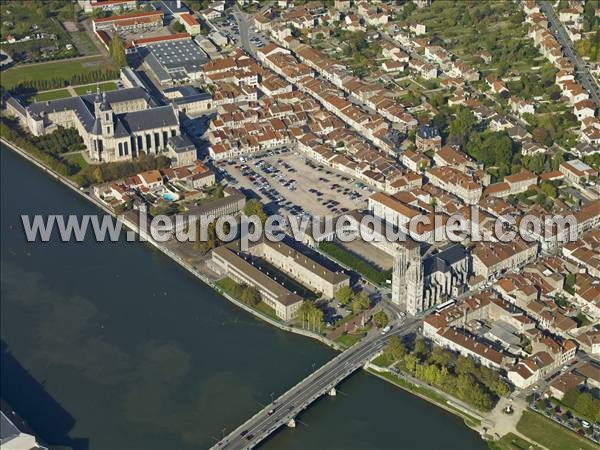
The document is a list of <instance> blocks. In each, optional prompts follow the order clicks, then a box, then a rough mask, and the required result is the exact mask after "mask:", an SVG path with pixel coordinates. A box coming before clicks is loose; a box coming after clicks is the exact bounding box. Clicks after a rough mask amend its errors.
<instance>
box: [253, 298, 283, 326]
mask: <svg viewBox="0 0 600 450" xmlns="http://www.w3.org/2000/svg"><path fill="white" fill-rule="evenodd" d="M254 309H256V310H257V311H259V312H261V313H263V314H264V315H265V316H269V317H270V318H271V319H273V320H276V321H277V322H281V321H282V320H281V319H280V318H279V317H277V314H275V310H274V309H273V308H271V307H270V306H269V305H267V304H266V303H265V302H260V303H259V304H258V305H256V306H255V307H254Z"/></svg>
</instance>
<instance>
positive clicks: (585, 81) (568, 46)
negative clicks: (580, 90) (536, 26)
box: [540, 1, 600, 107]
mask: <svg viewBox="0 0 600 450" xmlns="http://www.w3.org/2000/svg"><path fill="white" fill-rule="evenodd" d="M540 8H541V10H542V12H543V13H544V14H546V17H547V18H548V28H549V29H550V31H552V32H553V33H554V36H555V37H556V40H557V41H558V42H559V43H560V45H561V46H562V48H563V51H564V53H565V56H566V57H567V58H568V59H569V60H570V61H571V63H572V64H573V65H574V66H575V71H576V73H577V76H578V79H579V82H580V83H581V85H582V86H583V87H584V89H586V90H587V91H588V92H589V94H590V98H591V100H592V101H593V102H594V103H595V104H596V107H600V90H599V89H598V85H597V84H596V81H595V80H594V77H592V75H591V74H590V72H589V71H588V69H587V67H586V65H585V62H584V61H583V60H582V59H581V58H580V57H579V55H577V53H576V52H575V50H574V49H573V42H571V39H570V38H569V35H568V34H567V31H566V30H565V27H564V26H563V24H562V22H561V21H560V20H559V19H558V16H557V15H556V13H555V12H554V9H553V8H552V5H551V4H550V2H547V1H545V2H540Z"/></svg>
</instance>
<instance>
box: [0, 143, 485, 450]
mask: <svg viewBox="0 0 600 450" xmlns="http://www.w3.org/2000/svg"><path fill="white" fill-rule="evenodd" d="M0 157H1V169H2V173H1V175H2V176H1V179H0V181H1V187H2V190H1V195H2V197H1V200H2V201H1V208H2V214H1V228H0V229H1V236H2V239H1V264H2V266H1V269H2V270H1V277H2V278H1V280H2V284H1V314H0V319H1V322H0V324H1V334H2V361H1V370H2V373H1V395H2V397H3V398H5V399H6V400H8V401H9V403H11V404H12V405H13V406H14V407H15V409H16V410H17V411H19V413H20V414H21V415H22V416H23V417H24V418H25V419H26V420H28V421H29V423H30V425H31V426H32V427H33V428H34V429H35V430H36V431H37V433H38V434H39V435H40V436H41V437H42V438H43V439H44V440H45V441H46V442H48V443H50V444H60V445H66V446H70V447H72V448H75V449H78V450H80V449H81V450H85V449H107V450H108V449H110V450H121V449H123V450H125V449H127V450H129V449H131V450H133V449H161V450H162V449H165V450H166V449H188V448H189V449H192V448H194V449H198V448H207V447H209V446H210V445H211V444H213V443H214V442H215V441H214V439H218V438H220V436H221V434H222V433H223V432H225V433H226V432H228V431H229V430H231V429H233V428H235V427H236V426H237V425H238V424H239V423H241V422H243V421H244V420H245V419H246V418H247V417H249V416H250V415H251V414H253V413H254V412H256V411H257V410H258V409H259V408H260V407H261V404H264V403H267V402H269V401H270V399H271V393H274V394H275V395H278V394H280V393H281V392H283V391H284V390H285V389H286V388H288V387H289V386H292V385H293V384H295V383H296V382H297V381H298V380H299V379H300V378H301V377H303V376H304V375H305V374H307V373H308V372H310V371H311V370H312V367H313V364H316V365H320V364H322V363H324V362H325V361H327V360H328V359H329V358H331V357H332V356H333V355H334V352H333V350H331V349H329V348H327V347H325V346H324V345H322V344H320V343H317V342H315V341H312V340H310V339H308V338H304V337H300V336H296V335H291V334H288V333H285V332H283V331H280V330H277V329H275V328H273V327H271V326H269V325H266V324H264V323H263V322H261V321H259V320H258V319H256V318H254V317H252V316H250V315H248V314H247V313H245V312H244V311H242V310H240V309H238V308H236V307H235V306H234V305H232V304H231V303H229V302H227V301H226V300H225V299H223V298H221V297H220V296H219V295H217V294H216V293H214V292H213V291H212V290H211V289H210V288H208V287H207V286H206V285H204V284H203V283H201V282H200V281H198V280H197V279H195V278H193V277H192V276H191V275H189V274H188V273H187V272H186V271H184V270H183V269H181V268H179V267H178V266H177V265H176V264H174V263H172V262H171V261H170V260H169V259H168V258H167V257H166V256H164V255H162V254H161V253H160V252H158V251H157V250H155V249H153V248H152V247H151V246H149V245H146V244H142V243H137V242H136V243H127V242H125V241H124V240H122V241H120V242H115V243H97V242H95V241H94V240H93V239H92V238H91V237H90V238H88V239H86V240H85V241H84V242H80V243H74V242H73V243H62V242H60V241H59V240H58V239H57V237H56V235H55V236H53V239H52V240H51V241H50V242H47V243H42V242H40V241H38V242H34V243H29V242H27V241H26V239H25V234H24V231H23V228H22V226H21V222H20V216H21V215H22V214H29V215H33V214H42V215H48V214H67V215H68V214H76V215H82V214H97V213H98V210H97V209H96V208H95V207H94V206H92V205H91V204H89V203H88V202H86V201H85V199H83V198H80V197H79V196H77V195H75V194H74V193H73V192H72V191H70V190H69V189H67V188H66V187H65V186H63V185H61V184H60V183H58V182H57V181H55V180H53V179H51V178H50V177H48V176H47V175H45V174H44V173H43V172H41V171H40V170H38V169H37V168H36V167H34V166H33V165H31V164H30V163H28V162H26V161H24V160H22V159H21V158H20V157H19V156H17V155H15V154H14V153H13V152H12V151H10V150H9V149H6V148H2V149H1V151H0ZM340 391H341V392H340V393H339V394H338V396H337V397H335V398H331V397H326V398H323V399H322V400H320V401H318V402H317V403H316V404H315V405H313V406H312V407H311V408H309V409H308V410H307V411H306V412H305V413H303V414H302V415H301V416H300V418H299V419H300V423H299V424H298V427H297V428H296V429H294V430H292V429H282V430H281V431H279V432H278V433H277V434H275V435H274V436H273V437H271V438H270V439H269V440H268V441H266V442H265V443H264V444H263V445H262V446H261V448H264V449H282V450H287V449H289V450H292V449H303V450H306V449H346V450H352V449H357V450H358V449H410V450H416V449H461V450H465V449H485V448H486V446H485V444H484V443H483V441H481V440H480V438H479V437H478V435H477V434H476V433H474V432H472V431H471V430H469V429H468V428H467V427H466V426H464V424H463V423H462V421H461V420H460V419H459V418H457V417H455V416H453V415H451V414H449V413H446V412H445V411H442V410H440V409H439V408H436V407H435V406H433V405H430V404H428V403H427V402H425V401H423V400H421V399H418V398H416V397H414V396H411V395H409V394H407V393H405V392H404V391H402V390H400V389H398V388H395V387H393V386H392V385H390V384H388V383H386V382H384V381H382V380H380V379H378V378H376V377H373V376H370V375H368V374H366V373H365V372H364V371H360V372H359V373H357V374H355V375H353V376H352V377H351V378H350V379H349V380H347V381H345V382H344V383H343V384H342V385H341V386H340Z"/></svg>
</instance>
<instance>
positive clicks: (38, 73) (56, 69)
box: [2, 56, 115, 89]
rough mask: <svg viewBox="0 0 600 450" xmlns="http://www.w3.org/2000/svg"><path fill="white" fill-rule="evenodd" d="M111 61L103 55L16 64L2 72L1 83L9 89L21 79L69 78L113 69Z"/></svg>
mask: <svg viewBox="0 0 600 450" xmlns="http://www.w3.org/2000/svg"><path fill="white" fill-rule="evenodd" d="M114 69H115V65H114V64H113V62H112V61H111V60H110V59H108V58H105V57H102V56H98V57H91V58H85V59H77V60H74V61H56V62H49V63H42V64H30V65H21V66H16V67H13V68H11V69H8V70H7V71H5V72H3V73H2V85H3V86H4V87H5V88H6V89H11V88H13V87H14V86H16V85H18V84H19V83H21V82H23V81H33V80H51V79H53V78H61V79H70V78H71V77H72V76H74V75H76V74H86V73H89V72H93V71H96V70H114Z"/></svg>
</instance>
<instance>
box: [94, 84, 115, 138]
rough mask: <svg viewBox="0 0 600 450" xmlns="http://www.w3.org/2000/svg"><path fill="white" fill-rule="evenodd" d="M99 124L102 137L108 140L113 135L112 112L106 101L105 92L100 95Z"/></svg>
mask: <svg viewBox="0 0 600 450" xmlns="http://www.w3.org/2000/svg"><path fill="white" fill-rule="evenodd" d="M96 117H98V116H96ZM100 123H101V124H102V136H103V137H105V138H110V137H113V136H114V135H115V123H114V117H113V110H112V108H111V106H110V104H109V103H108V101H107V100H106V92H103V93H102V103H101V104H100Z"/></svg>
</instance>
